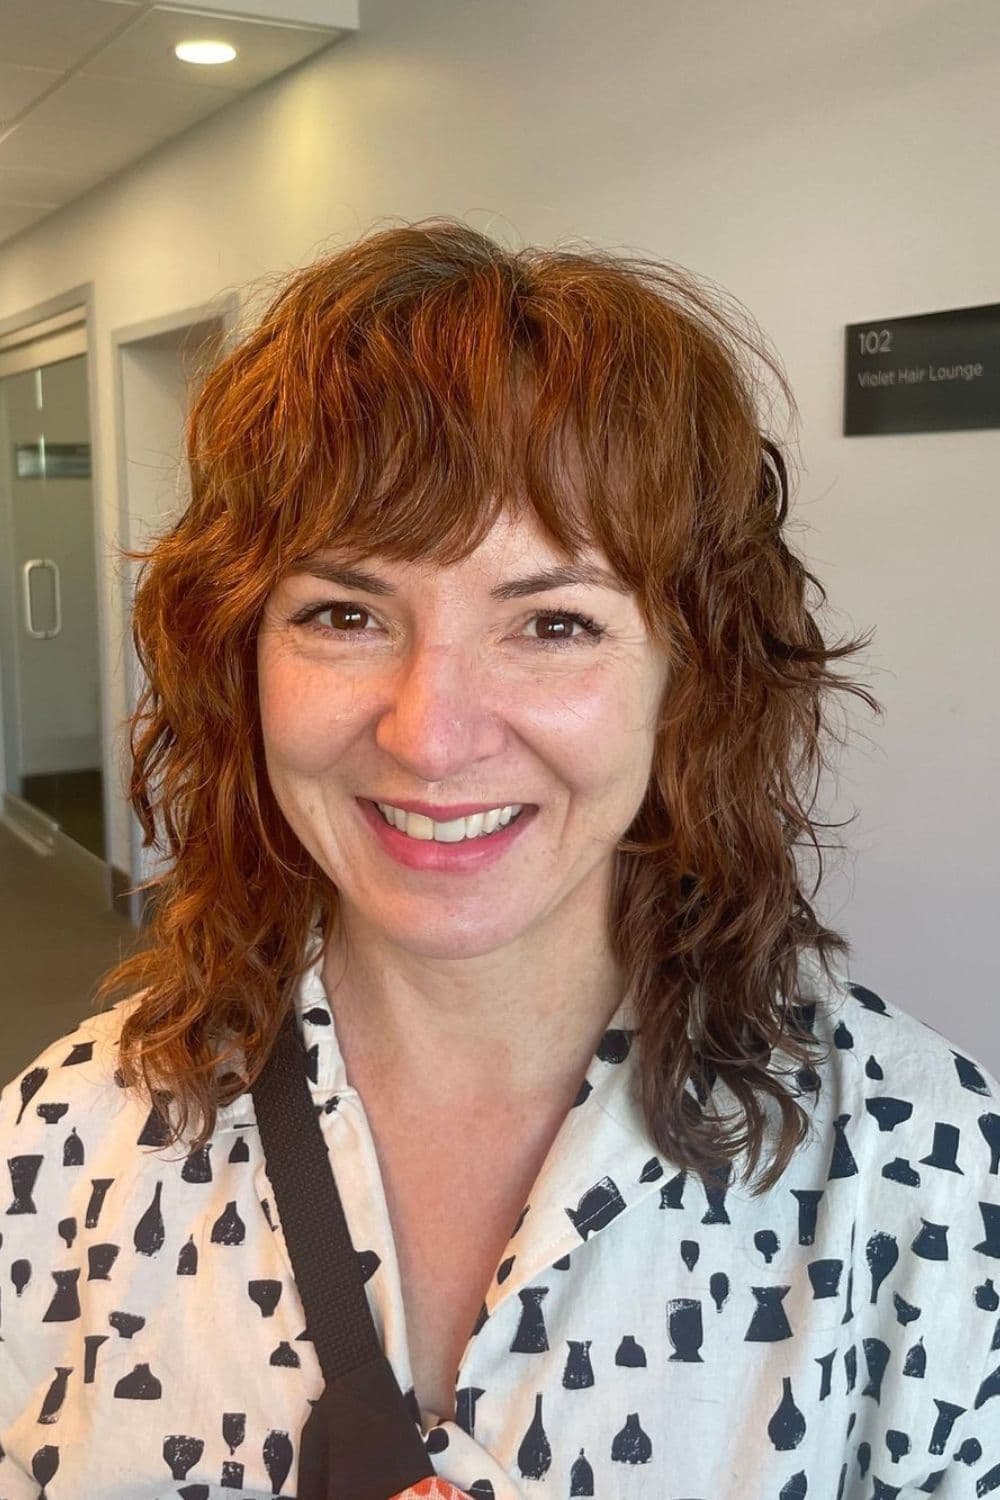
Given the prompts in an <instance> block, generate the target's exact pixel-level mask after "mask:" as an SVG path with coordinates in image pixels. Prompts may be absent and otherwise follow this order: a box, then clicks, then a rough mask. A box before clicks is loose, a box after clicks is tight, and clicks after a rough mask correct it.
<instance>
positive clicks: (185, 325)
mask: <svg viewBox="0 0 1000 1500" xmlns="http://www.w3.org/2000/svg"><path fill="white" fill-rule="evenodd" d="M239 311H240V302H239V297H238V295H237V294H236V293H235V292H230V293H228V294H227V295H226V296H224V297H221V298H218V299H216V300H214V301H212V302H205V303H201V304H199V305H197V306H194V307H186V308H181V309H179V310H178V311H176V312H172V313H167V314H166V315H165V316H163V317H159V318H152V319H147V320H145V321H143V322H141V323H130V324H128V325H126V326H124V327H121V328H115V329H112V332H111V344H112V350H113V370H114V376H113V379H114V413H115V450H116V467H117V479H118V534H119V538H120V541H121V545H122V546H123V547H128V548H131V547H132V546H133V545H134V543H135V540H136V539H135V538H133V536H132V525H131V513H130V510H129V503H128V494H129V473H128V465H129V452H128V444H127V432H126V412H125V358H124V356H125V354H126V352H127V351H128V350H129V349H130V348H135V346H137V345H146V346H153V347H155V344H156V343H157V342H158V341H160V340H163V341H164V342H166V341H167V340H168V339H169V337H170V335H182V334H183V333H184V332H185V331H186V330H188V329H192V328H197V327H199V326H200V325H202V324H211V323H215V324H219V325H221V327H222V330H223V340H224V342H225V343H227V344H228V343H229V342H230V341H231V340H232V339H233V336H234V334H235V331H236V327H237V320H238V317H239ZM120 586H121V589H122V601H121V602H122V624H123V650H122V665H123V668H124V671H125V678H126V681H125V689H126V701H127V705H128V711H129V712H130V713H131V711H132V708H133V706H134V703H135V689H136V687H137V686H138V684H136V683H134V682H133V681H132V671H133V666H134V663H133V661H132V651H131V650H130V644H131V604H132V597H131V582H130V575H129V569H128V568H122V570H121V578H120ZM129 853H130V863H131V869H130V870H129V872H128V874H129V886H128V889H129V898H128V907H129V916H130V918H131V920H132V922H133V924H134V925H135V926H139V925H140V924H141V921H142V914H143V906H144V901H145V896H144V893H143V892H141V891H137V890H135V886H136V884H137V883H138V882H139V881H140V880H141V879H143V878H144V857H145V851H144V850H143V847H142V829H141V827H140V825H139V821H138V819H137V818H136V816H135V814H134V813H133V812H132V810H131V808H129Z"/></svg>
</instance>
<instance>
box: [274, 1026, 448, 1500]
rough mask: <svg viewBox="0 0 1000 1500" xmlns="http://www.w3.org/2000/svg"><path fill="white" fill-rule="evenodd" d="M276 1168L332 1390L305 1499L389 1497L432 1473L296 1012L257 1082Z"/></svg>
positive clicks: (280, 1201) (319, 1422)
mask: <svg viewBox="0 0 1000 1500" xmlns="http://www.w3.org/2000/svg"><path fill="white" fill-rule="evenodd" d="M251 1092H252V1094H253V1101H254V1109H255V1111H256V1114H257V1124H258V1127H259V1129H260V1139H261V1145H262V1146H263V1149H264V1157H265V1160H266V1165H267V1175H268V1178H269V1179H270V1182H271V1187H272V1189H273V1192H274V1199H275V1204H276V1207H277V1211H278V1217H279V1219H280V1221H281V1227H282V1230H283V1231H284V1235H285V1243H286V1244H287V1246H288V1254H289V1256H290V1258H291V1262H292V1269H293V1271H294V1273H295V1284H296V1286H297V1288H298V1291H299V1296H300V1298H301V1299H302V1305H303V1307H304V1309H305V1314H306V1327H307V1331H308V1334H309V1337H310V1338H311V1339H312V1341H313V1344H314V1345H315V1348H316V1354H317V1357H318V1359H319V1363H320V1368H321V1369H322V1371H323V1377H324V1379H325V1381H326V1388H325V1390H324V1391H323V1393H322V1395H321V1396H320V1398H319V1400H318V1401H317V1402H315V1403H314V1405H313V1409H312V1412H311V1414H310V1416H309V1418H308V1420H307V1421H306V1424H305V1426H304V1428H303V1430H302V1436H301V1439H300V1456H299V1479H298V1486H297V1494H298V1500H388V1497H390V1496H393V1495H396V1494H397V1493H398V1492H399V1491H400V1490H405V1489H406V1488H407V1487H408V1486H409V1485H414V1484H417V1483H418V1482H419V1481H420V1480H421V1479H427V1478H430V1477H431V1476H432V1475H433V1474H434V1472H435V1471H434V1467H433V1465H432V1464H431V1461H430V1458H429V1456H428V1453H427V1450H426V1448H425V1447H424V1443H423V1439H422V1438H421V1435H420V1432H419V1429H418V1427H417V1424H416V1422H415V1421H414V1419H413V1416H412V1414H411V1412H410V1410H409V1408H408V1407H407V1404H406V1400H405V1398H404V1396H403V1393H402V1391H401V1390H400V1388H399V1382H398V1381H397V1379H396V1376H395V1374H394V1373H393V1369H392V1366H391V1365H390V1364H389V1361H388V1360H387V1359H386V1357H385V1354H384V1353H383V1350H382V1347H381V1345H380V1343H379V1339H378V1331H377V1329H376V1327H375V1324H374V1322H373V1320H372V1315H371V1309H370V1307H369V1305H368V1294H367V1292H366V1291H365V1284H364V1278H363V1277H362V1275H361V1268H360V1266H359V1264H358V1257H357V1253H356V1251H355V1249H354V1246H353V1245H352V1243H351V1236H350V1232H349V1230H348V1227H347V1220H346V1219H345V1217H344V1209H343V1205H342V1203H341V1201H340V1193H339V1192H338V1190H337V1183H336V1179H335V1177H334V1174H333V1170H332V1168H331V1165H330V1158H329V1155H328V1153H327V1149H326V1142H325V1140H324V1138H323V1132H322V1130H321V1129H320V1125H319V1120H318V1118H317V1113H316V1107H315V1106H314V1104H313V1101H312V1095H311V1093H310V1091H309V1080H308V1077H307V1069H306V1050H305V1045H304V1043H303V1040H302V1036H301V1033H300V1031H299V1025H298V1016H297V1013H296V1012H295V1011H294V1010H293V1011H292V1012H291V1014H290V1015H289V1016H288V1017H287V1018H286V1020H285V1024H284V1026H283V1027H282V1029H281V1031H280V1033H279V1035H278V1040H277V1042H276V1044H275V1046H274V1048H273V1050H272V1052H271V1055H270V1057H269V1058H268V1060H267V1062H266V1063H265V1065H264V1068H263V1070H262V1072H261V1074H260V1077H259V1078H258V1079H257V1080H256V1082H255V1083H254V1084H253V1085H252V1089H251Z"/></svg>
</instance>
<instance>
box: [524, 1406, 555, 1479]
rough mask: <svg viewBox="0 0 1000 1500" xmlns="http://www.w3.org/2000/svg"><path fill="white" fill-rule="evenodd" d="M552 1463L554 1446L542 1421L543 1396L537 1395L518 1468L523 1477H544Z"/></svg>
mask: <svg viewBox="0 0 1000 1500" xmlns="http://www.w3.org/2000/svg"><path fill="white" fill-rule="evenodd" d="M551 1464H552V1448H551V1446H550V1444H549V1439H548V1435H547V1433H546V1431H545V1427H544V1424H543V1422H542V1398H541V1395H536V1397H535V1414H534V1416H533V1417H532V1419H531V1425H530V1426H529V1428H528V1430H527V1432H526V1433H525V1434H524V1437H523V1439H522V1440H521V1445H520V1447H519V1448H518V1450H517V1468H518V1473H519V1474H520V1476H521V1478H522V1479H542V1478H543V1477H544V1476H545V1475H546V1474H547V1473H548V1471H549V1468H550V1466H551Z"/></svg>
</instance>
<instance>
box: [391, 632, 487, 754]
mask: <svg viewBox="0 0 1000 1500" xmlns="http://www.w3.org/2000/svg"><path fill="white" fill-rule="evenodd" d="M375 739H376V743H377V744H378V746H379V748H380V749H382V750H384V751H386V753H387V754H390V755H392V756H393V757H394V758H395V759H396V760H397V761H399V762H400V763H402V764H406V765H408V766H409V767H410V769H411V770H412V771H413V773H414V775H415V776H419V777H420V779H421V780H423V781H428V782H430V781H442V780H444V779H446V778H447V777H448V776H449V775H451V774H453V772H454V771H455V770H460V769H461V767H462V766H464V765H467V764H468V763H469V762H470V761H473V760H480V759H482V758H483V757H484V756H488V755H490V754H493V753H495V751H496V750H497V749H498V748H499V747H500V745H501V744H502V740H503V729H502V724H501V723H500V719H499V716H498V713H497V708H496V705H495V703H493V702H492V701H491V699H490V697H489V694H488V682H487V677H486V674H485V673H484V671H483V670H482V665H481V663H477V662H476V661H474V660H473V659H472V658H471V657H470V654H469V652H467V651H463V650H461V649H460V648H457V647H455V646H451V645H425V646H422V647H419V648H416V649H415V650H414V651H413V652H412V654H411V655H410V656H409V658H408V659H407V661H406V663H405V664H404V665H403V666H402V667H401V668H400V669H399V671H398V672H397V673H396V674H395V675H394V676H393V677H392V678H390V679H389V680H388V681H387V684H386V688H385V696H384V699H383V701H382V702H381V703H380V705H379V708H378V716H377V723H376V726H375Z"/></svg>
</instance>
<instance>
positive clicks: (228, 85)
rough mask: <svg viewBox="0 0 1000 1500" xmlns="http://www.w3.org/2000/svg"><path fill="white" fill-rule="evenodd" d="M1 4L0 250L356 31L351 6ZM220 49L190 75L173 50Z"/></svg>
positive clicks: (295, 2)
mask: <svg viewBox="0 0 1000 1500" xmlns="http://www.w3.org/2000/svg"><path fill="white" fill-rule="evenodd" d="M242 3H243V4H245V5H246V6H247V8H248V9H252V10H253V12H254V18H253V19H249V18H248V17H247V16H246V15H243V16H238V17H237V18H235V19H234V18H233V16H232V14H231V12H232V10H233V8H234V6H233V4H232V3H231V0H219V7H218V9H215V8H213V6H212V4H211V0H208V3H205V4H201V5H185V4H181V3H179V0H0V242H2V241H4V240H6V239H9V238H10V237H11V236H12V235H15V234H20V233H21V231H22V230H24V229H27V228H29V227H30V226H31V225H32V224H34V223H36V222H37V221H38V220H39V219H41V218H44V217H45V216H46V215H47V214H49V213H52V212H53V211H54V209H56V208H59V207H61V206H62V205H63V204H65V203H69V202H71V201H72V200H73V199H74V198H76V197H79V196H80V195H81V194H82V193H84V192H86V191H87V190H88V189H89V188H91V187H94V186H95V185H96V184H97V183H98V182H101V181H102V180H103V179H104V178H106V177H109V176H111V175H112V174H113V173H114V172H117V171H120V170H121V169H122V168H124V167H126V166H129V165H131V164H132V163H133V162H135V161H137V160H139V158H140V157H142V156H144V155H145V154H146V153H147V152H149V151H151V150H153V149H154V147H156V146H159V145H161V144H163V142H165V141H168V140H170V139H172V137H174V136H175V135H178V134H179V133H180V132H181V131H183V130H187V129H189V128H190V127H191V126H192V125H196V124H198V123H199V122H200V121H202V120H204V119H206V118H207V117H208V116H209V115H211V114H214V113H215V112H216V111H217V110H219V109H224V108H225V107H226V105H228V104H229V103H230V102H231V101H232V100H234V99H238V98H241V97H242V96H243V95H245V94H247V93H249V92H250V90H251V89H254V88H256V87H258V86H259V85H260V84H262V83H265V82H267V81H268V80H269V79H271V78H275V77H277V76H278V74H280V73H283V72H285V70H286V69H288V68H291V67H294V66H295V65H296V64H297V63H300V62H302V61H303V60H304V59H305V58H307V57H310V56H312V55H313V54H314V53H316V52H318V51H320V50H321V49H323V48H325V47H328V46H330V45H331V43H333V42H335V41H337V40H339V39H340V38H341V37H343V36H347V35H349V34H350V32H351V31H354V30H356V29H357V27H358V4H359V0H322V6H321V13H322V15H323V16H324V18H325V20H326V22H328V24H325V25H322V26H317V25H316V24H315V19H314V18H315V16H316V15H317V13H318V11H317V0H242ZM190 40H213V41H228V42H230V43H231V44H232V45H233V46H234V47H235V48H236V54H237V55H236V58H235V60H234V61H233V62H231V63H226V64H224V65H223V66H220V67H197V66H193V65H191V64H189V63H182V62H180V61H178V59H177V58H176V57H175V56H174V51H173V49H174V47H175V45H176V44H177V43H178V42H181V41H190Z"/></svg>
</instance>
